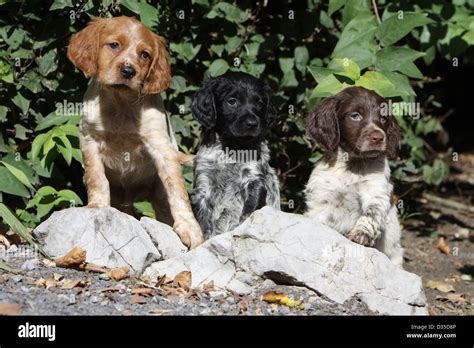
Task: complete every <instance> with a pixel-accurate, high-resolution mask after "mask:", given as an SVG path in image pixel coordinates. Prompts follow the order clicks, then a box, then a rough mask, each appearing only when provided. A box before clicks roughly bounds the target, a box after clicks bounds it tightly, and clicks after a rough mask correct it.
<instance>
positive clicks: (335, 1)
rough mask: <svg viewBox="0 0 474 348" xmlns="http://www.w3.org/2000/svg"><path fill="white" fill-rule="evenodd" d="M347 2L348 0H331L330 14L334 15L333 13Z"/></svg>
mask: <svg viewBox="0 0 474 348" xmlns="http://www.w3.org/2000/svg"><path fill="white" fill-rule="evenodd" d="M345 3H346V0H329V9H328V15H330V16H332V14H333V13H334V12H336V11H337V10H339V9H340V8H341V7H342V6H344V5H345Z"/></svg>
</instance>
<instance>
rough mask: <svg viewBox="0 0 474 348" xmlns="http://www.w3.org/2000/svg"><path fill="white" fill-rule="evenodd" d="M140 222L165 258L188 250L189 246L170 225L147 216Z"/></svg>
mask: <svg viewBox="0 0 474 348" xmlns="http://www.w3.org/2000/svg"><path fill="white" fill-rule="evenodd" d="M140 224H141V225H142V227H143V229H144V230H145V231H146V232H147V233H148V235H149V236H150V237H151V240H152V241H153V244H154V245H155V246H156V248H157V249H158V251H159V252H160V254H161V256H162V257H163V259H169V258H172V257H175V256H178V255H181V254H183V253H185V252H187V251H188V248H186V246H184V244H183V243H181V240H180V239H179V237H178V235H177V234H176V232H174V231H173V229H172V228H171V227H170V226H168V225H165V224H162V223H160V222H158V221H156V220H154V219H151V218H149V217H145V216H144V217H142V218H141V219H140Z"/></svg>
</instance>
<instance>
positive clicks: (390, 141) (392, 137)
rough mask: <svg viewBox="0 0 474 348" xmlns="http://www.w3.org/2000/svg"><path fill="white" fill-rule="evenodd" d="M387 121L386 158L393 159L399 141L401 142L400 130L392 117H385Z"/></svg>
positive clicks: (395, 155)
mask: <svg viewBox="0 0 474 348" xmlns="http://www.w3.org/2000/svg"><path fill="white" fill-rule="evenodd" d="M387 121H388V127H387V150H386V151H387V156H388V157H389V158H390V159H395V158H396V157H397V152H398V146H399V144H400V140H402V135H403V134H402V129H401V128H400V126H399V125H398V123H397V121H396V120H395V118H394V117H393V116H392V115H389V116H387Z"/></svg>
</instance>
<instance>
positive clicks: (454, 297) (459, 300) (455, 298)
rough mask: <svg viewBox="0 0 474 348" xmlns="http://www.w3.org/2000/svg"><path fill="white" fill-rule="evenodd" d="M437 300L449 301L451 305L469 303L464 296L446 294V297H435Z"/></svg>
mask: <svg viewBox="0 0 474 348" xmlns="http://www.w3.org/2000/svg"><path fill="white" fill-rule="evenodd" d="M436 299H437V300H441V301H449V302H451V303H467V304H469V301H468V300H467V299H466V295H465V294H447V295H446V296H436Z"/></svg>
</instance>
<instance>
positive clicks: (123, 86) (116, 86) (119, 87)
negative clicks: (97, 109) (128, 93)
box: [108, 83, 132, 90]
mask: <svg viewBox="0 0 474 348" xmlns="http://www.w3.org/2000/svg"><path fill="white" fill-rule="evenodd" d="M108 87H110V88H113V89H116V90H130V89H132V88H131V87H130V86H129V85H127V84H125V83H112V84H109V85H108Z"/></svg>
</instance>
